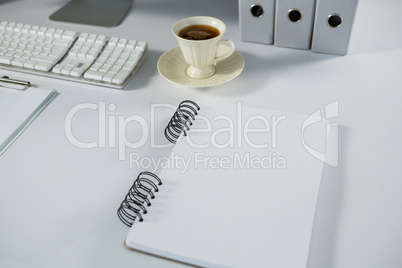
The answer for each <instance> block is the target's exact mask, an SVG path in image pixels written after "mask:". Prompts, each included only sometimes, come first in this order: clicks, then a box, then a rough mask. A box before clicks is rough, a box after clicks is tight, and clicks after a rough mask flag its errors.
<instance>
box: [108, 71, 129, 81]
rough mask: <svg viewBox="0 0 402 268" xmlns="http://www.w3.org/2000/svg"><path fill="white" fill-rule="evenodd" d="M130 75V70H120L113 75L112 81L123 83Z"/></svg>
mask: <svg viewBox="0 0 402 268" xmlns="http://www.w3.org/2000/svg"><path fill="white" fill-rule="evenodd" d="M129 75H130V72H129V71H127V70H121V71H120V72H118V73H117V74H116V75H115V76H114V77H113V80H112V83H115V84H120V83H123V82H124V81H125V80H126V79H127V77H128V76H129Z"/></svg>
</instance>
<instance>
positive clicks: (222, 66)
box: [157, 47, 244, 87]
mask: <svg viewBox="0 0 402 268" xmlns="http://www.w3.org/2000/svg"><path fill="white" fill-rule="evenodd" d="M157 67H158V71H159V73H160V74H161V75H162V76H163V77H164V78H166V79H167V80H169V81H171V82H173V83H176V84H180V85H185V86H190V87H210V86H216V85H220V84H223V83H225V82H228V81H230V80H232V79H233V78H235V77H237V76H238V75H239V74H240V73H241V72H242V70H243V68H244V60H243V57H242V56H241V55H240V53H239V52H238V51H236V50H235V51H234V52H233V54H232V55H231V56H230V57H229V58H227V59H224V60H222V61H220V62H218V63H217V64H216V73H215V74H214V75H213V76H211V77H208V78H202V79H197V78H191V77H190V76H188V75H187V72H186V70H187V68H188V67H189V65H188V64H187V63H186V62H185V61H184V57H183V54H182V53H181V50H180V47H175V48H172V49H170V50H168V51H166V52H165V53H164V54H163V55H162V56H161V57H160V58H159V60H158V64H157Z"/></svg>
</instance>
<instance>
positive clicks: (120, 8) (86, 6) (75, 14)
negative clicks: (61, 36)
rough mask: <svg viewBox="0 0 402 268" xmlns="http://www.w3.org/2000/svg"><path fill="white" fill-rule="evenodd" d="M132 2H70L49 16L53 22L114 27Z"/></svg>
mask: <svg viewBox="0 0 402 268" xmlns="http://www.w3.org/2000/svg"><path fill="white" fill-rule="evenodd" d="M132 4H133V0H71V1H70V2H68V3H67V4H66V5H64V6H63V7H62V8H60V9H59V10H57V11H56V12H55V13H53V14H52V15H50V17H49V18H50V19H51V20H54V21H62V22H71V23H80V24H89V25H96V26H104V27H114V26H117V25H119V24H120V22H121V21H122V20H123V18H124V17H125V15H126V14H127V12H128V11H129V10H130V8H131V6H132Z"/></svg>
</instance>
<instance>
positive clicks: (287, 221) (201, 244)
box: [118, 100, 325, 268]
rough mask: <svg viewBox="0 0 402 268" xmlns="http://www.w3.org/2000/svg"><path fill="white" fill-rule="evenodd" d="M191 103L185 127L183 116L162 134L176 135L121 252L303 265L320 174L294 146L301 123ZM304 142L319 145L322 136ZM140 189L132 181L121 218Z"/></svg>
mask: <svg viewBox="0 0 402 268" xmlns="http://www.w3.org/2000/svg"><path fill="white" fill-rule="evenodd" d="M197 103H198V104H199V106H200V107H201V110H200V111H199V114H198V115H195V120H193V119H191V118H190V117H187V118H190V121H191V124H189V126H190V128H189V129H187V128H185V127H183V126H184V125H183V122H184V121H186V120H187V119H185V120H183V118H186V117H185V116H183V114H185V113H186V112H185V111H183V110H182V111H178V112H176V113H175V116H173V117H172V120H171V121H170V123H169V125H168V126H167V131H165V134H166V135H169V136H170V137H173V136H174V134H175V133H176V131H177V130H178V129H180V128H182V130H183V132H184V134H183V133H182V135H181V136H180V137H179V139H178V140H177V142H176V140H175V139H172V142H173V143H175V142H176V145H175V146H174V148H173V151H172V154H171V155H172V157H171V158H169V160H168V161H167V162H166V163H165V165H164V167H163V170H162V172H161V173H160V174H159V178H160V180H161V182H162V184H157V181H154V182H155V185H154V186H152V187H153V188H154V189H158V191H157V192H156V191H155V192H154V195H155V198H154V199H151V198H149V201H150V203H151V206H149V207H148V206H146V203H145V202H143V205H144V206H145V207H146V210H147V213H146V214H144V213H142V209H141V208H139V207H138V209H133V211H134V212H136V214H137V215H134V217H131V219H132V220H133V221H134V223H133V224H132V226H131V229H130V231H129V233H128V235H127V237H126V240H125V244H126V246H127V247H128V248H130V249H133V250H137V251H141V252H146V253H148V254H153V255H156V256H160V257H164V258H168V259H172V260H176V261H180V262H184V263H189V264H193V265H197V266H202V267H286V268H287V267H306V265H307V256H308V250H309V241H310V236H311V233H312V224H313V218H314V213H315V207H316V199H317V195H318V191H319V184H320V179H321V172H322V168H323V163H322V162H321V161H319V160H317V159H315V158H314V157H312V156H311V155H310V154H309V153H308V152H307V151H306V150H305V149H304V148H303V145H302V140H301V139H302V134H301V132H302V129H303V122H304V121H305V119H306V116H303V115H297V114H284V113H278V112H272V111H267V110H262V109H257V108H250V107H245V106H241V104H240V105H239V103H238V104H226V103H214V102H213V101H211V100H206V101H203V100H200V101H197ZM210 105H212V106H210ZM183 107H184V105H183ZM183 107H182V108H183ZM208 107H210V108H208ZM211 107H216V108H211ZM190 113H191V112H190ZM324 133H325V131H324ZM307 134H308V135H309V139H308V142H311V141H317V140H323V138H324V143H325V134H324V135H320V132H314V131H307V130H306V135H307ZM321 134H322V133H321ZM184 135H186V136H184ZM169 140H171V138H169ZM151 184H152V183H150V182H149V184H148V185H151ZM146 185H147V179H146V178H140V176H139V178H137V180H136V182H135V183H134V185H133V187H132V188H131V189H130V192H131V193H134V197H133V198H131V199H128V198H127V197H126V199H125V201H123V203H122V207H121V208H120V209H119V212H118V214H120V215H119V217H120V216H124V215H127V214H128V213H126V212H124V211H123V213H121V212H122V209H123V210H124V207H126V208H127V207H129V206H130V203H133V202H134V203H135V199H137V200H138V197H140V196H141V193H140V191H141V189H142V190H146V189H147V187H146ZM156 185H158V186H156ZM152 187H150V188H152ZM129 195H130V194H128V195H127V196H129ZM147 203H148V201H147ZM139 204H140V205H141V203H139ZM123 222H125V221H123Z"/></svg>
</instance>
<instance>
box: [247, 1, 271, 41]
mask: <svg viewBox="0 0 402 268" xmlns="http://www.w3.org/2000/svg"><path fill="white" fill-rule="evenodd" d="M239 22H240V38H241V40H242V41H249V42H256V43H264V44H273V43H274V28H275V27H274V26H275V0H256V1H254V0H239Z"/></svg>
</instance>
